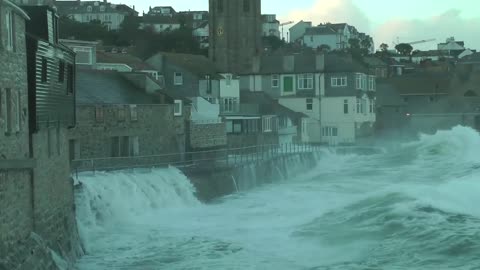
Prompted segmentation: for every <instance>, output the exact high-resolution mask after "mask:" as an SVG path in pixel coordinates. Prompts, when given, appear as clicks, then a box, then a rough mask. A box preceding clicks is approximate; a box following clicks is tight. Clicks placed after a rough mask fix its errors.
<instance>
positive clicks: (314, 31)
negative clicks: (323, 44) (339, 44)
mask: <svg viewBox="0 0 480 270" xmlns="http://www.w3.org/2000/svg"><path fill="white" fill-rule="evenodd" d="M336 34H337V32H336V31H335V30H334V29H333V28H331V27H329V26H326V25H321V26H315V27H309V28H307V30H306V31H305V35H310V36H315V35H336Z"/></svg>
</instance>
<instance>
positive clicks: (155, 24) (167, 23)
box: [140, 15, 181, 33]
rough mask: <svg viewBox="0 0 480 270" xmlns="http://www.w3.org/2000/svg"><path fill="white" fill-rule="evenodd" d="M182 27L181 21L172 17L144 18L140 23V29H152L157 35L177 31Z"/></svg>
mask: <svg viewBox="0 0 480 270" xmlns="http://www.w3.org/2000/svg"><path fill="white" fill-rule="evenodd" d="M180 26H181V25H180V21H179V19H178V18H176V17H170V16H151V15H150V16H143V17H141V22H140V29H145V28H148V27H150V28H151V29H152V30H153V32H155V33H161V32H165V31H172V30H176V29H179V28H180Z"/></svg>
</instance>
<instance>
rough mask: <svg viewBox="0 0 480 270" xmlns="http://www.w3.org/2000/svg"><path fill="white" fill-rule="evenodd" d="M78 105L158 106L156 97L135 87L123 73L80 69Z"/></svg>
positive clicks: (77, 89) (78, 72) (77, 88)
mask: <svg viewBox="0 0 480 270" xmlns="http://www.w3.org/2000/svg"><path fill="white" fill-rule="evenodd" d="M75 86H76V102H77V104H157V103H159V102H158V99H157V97H156V96H153V95H148V94H147V93H145V92H144V91H143V90H142V89H139V88H137V87H135V86H134V85H133V84H131V83H130V82H129V81H128V80H127V79H125V78H124V77H123V76H122V75H121V73H119V72H116V71H99V70H91V69H82V68H78V69H77V73H76V82H75Z"/></svg>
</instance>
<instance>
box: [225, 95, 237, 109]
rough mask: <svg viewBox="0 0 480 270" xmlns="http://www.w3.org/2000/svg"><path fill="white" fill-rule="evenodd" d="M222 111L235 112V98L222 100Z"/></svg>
mask: <svg viewBox="0 0 480 270" xmlns="http://www.w3.org/2000/svg"><path fill="white" fill-rule="evenodd" d="M222 106H223V108H222V109H223V111H224V112H234V111H236V110H237V99H236V98H224V99H223V104H222Z"/></svg>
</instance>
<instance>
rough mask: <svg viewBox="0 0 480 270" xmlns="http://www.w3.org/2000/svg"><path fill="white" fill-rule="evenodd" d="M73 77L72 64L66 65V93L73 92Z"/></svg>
mask: <svg viewBox="0 0 480 270" xmlns="http://www.w3.org/2000/svg"><path fill="white" fill-rule="evenodd" d="M74 83H75V79H74V78H73V65H72V64H68V65H67V94H73V87H74Z"/></svg>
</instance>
